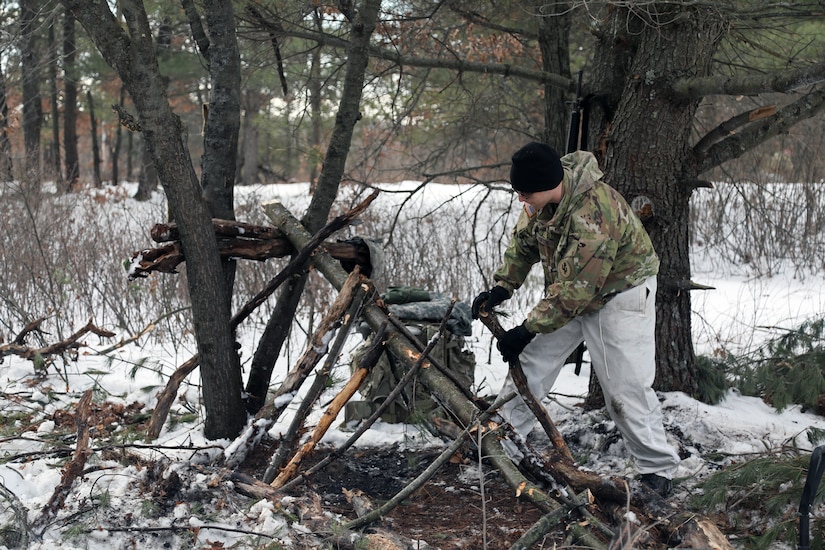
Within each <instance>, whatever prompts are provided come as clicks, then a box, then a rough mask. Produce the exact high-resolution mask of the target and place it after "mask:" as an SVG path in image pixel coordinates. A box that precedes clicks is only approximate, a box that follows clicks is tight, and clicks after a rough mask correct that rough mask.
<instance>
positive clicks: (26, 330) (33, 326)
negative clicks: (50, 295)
mask: <svg viewBox="0 0 825 550" xmlns="http://www.w3.org/2000/svg"><path fill="white" fill-rule="evenodd" d="M46 319H47V318H46V317H41V318H39V319H35V320H34V321H32V322H30V323H27V324H26V326H25V327H23V330H21V331H20V333H19V334H18V335H17V336H16V337H15V338H14V343H15V344H18V345H20V346H22V345H23V344H25V343H26V336H28V335H29V334H30V333H31V332H34V331H35V330H37V331H40V325H41V324H42V323H43V321H45V320H46Z"/></svg>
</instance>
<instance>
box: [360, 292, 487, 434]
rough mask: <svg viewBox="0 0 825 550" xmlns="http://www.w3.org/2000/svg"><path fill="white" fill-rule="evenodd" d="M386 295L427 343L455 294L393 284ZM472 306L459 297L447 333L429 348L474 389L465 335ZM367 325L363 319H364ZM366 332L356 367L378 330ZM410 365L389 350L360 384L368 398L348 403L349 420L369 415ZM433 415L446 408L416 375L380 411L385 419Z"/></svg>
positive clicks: (393, 310)
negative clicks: (400, 361)
mask: <svg viewBox="0 0 825 550" xmlns="http://www.w3.org/2000/svg"><path fill="white" fill-rule="evenodd" d="M382 298H384V301H385V302H386V303H387V305H388V307H389V309H390V312H391V313H393V315H395V316H396V317H397V318H398V319H399V320H401V321H402V322H403V323H404V326H405V327H406V328H407V329H408V330H409V331H410V332H411V333H412V334H414V335H415V336H416V337H418V339H419V341H420V342H421V343H422V345H424V346H426V345H427V343H428V342H430V340H432V338H433V337H434V336H435V335H436V334H438V330H439V327H440V325H441V321H442V319H443V318H444V315H445V314H446V313H447V309H448V307H449V305H450V298H449V297H448V296H447V295H445V294H440V293H435V292H429V291H426V290H422V289H416V288H411V287H390V289H389V290H388V291H387V293H385V294H384V295H383V296H382ZM471 325H472V318H471V313H470V307H469V306H468V305H467V304H465V303H463V302H456V303H455V305H454V306H453V311H452V312H451V315H450V319H449V320H448V321H447V327H446V330H445V331H444V334H443V335H442V337H441V338H440V339H439V341H438V342H437V343H436V345H435V346H434V347H433V349H432V350H430V353H429V356H430V357H431V358H433V359H434V360H435V361H436V362H437V363H438V364H439V365H441V366H442V367H444V368H445V369H446V370H448V371H450V373H451V376H452V378H453V379H455V380H456V381H457V382H458V384H459V385H460V386H461V387H462V388H463V389H467V390H469V389H470V388H471V387H472V385H473V383H474V380H475V367H476V360H475V355H474V354H473V352H472V350H470V349H468V348H467V345H466V344H467V342H466V337H468V336H470V335H472V326H471ZM362 327H363V325H362ZM366 330H367V332H366V333H365V332H363V331H361V332H362V334H363V335H364V337H365V338H364V342H362V343H361V344H360V345H359V346H358V348H357V349H356V350H355V351H354V352H353V354H352V360H351V363H350V369H351V370H352V371H353V372H354V371H355V369H356V368H357V367H358V365H359V364H360V361H361V359H362V358H363V356H364V354H365V353H366V352H367V350H368V349H369V348H370V345H371V344H372V337H373V335H372V334H371V333H369V329H368V328H367V329H366ZM404 373H405V370H404V369H403V368H402V365H401V364H400V363H399V362H398V360H397V359H395V357H393V356H392V354H391V353H390V352H388V351H385V352H384V353H383V354H382V355H381V357H380V358H379V360H378V362H377V363H376V364H375V366H374V367H373V368H372V370H371V371H370V373H369V375H368V376H367V379H366V380H365V381H364V383H363V384H362V385H361V387H360V388H359V390H358V391H359V393H360V394H361V395H362V396H363V398H364V400H363V401H352V400H350V402H349V403H348V404H347V407H346V414H345V418H346V420H347V421H350V420H359V419H364V418H367V417H369V416H370V415H371V414H372V413H373V412H374V411H375V410H376V409H377V407H378V405H379V404H381V403H382V402H383V401H384V400H385V399H386V398H387V396H388V395H389V394H390V392H391V391H392V390H393V389H394V388H395V387H396V386H397V385H398V382H399V381H400V380H401V378H403V376H404ZM433 415H437V416H443V415H444V411H443V410H441V409H440V407H439V406H438V404H437V403H436V402H435V401H434V400H433V398H432V395H431V394H430V392H429V391H428V390H427V389H426V388H425V387H424V385H423V384H421V383H420V382H419V381H418V380H417V378H414V379H413V380H412V381H410V383H409V384H407V386H406V387H405V389H404V391H403V392H402V393H401V395H399V396H398V397H397V398H396V399H395V400H394V401H393V403H391V404H390V405H389V406H388V407H387V408H386V409H385V410H384V412H383V413H382V414H381V420H383V421H384V422H403V423H412V422H415V421H416V420H419V419H426V418H429V417H431V416H433Z"/></svg>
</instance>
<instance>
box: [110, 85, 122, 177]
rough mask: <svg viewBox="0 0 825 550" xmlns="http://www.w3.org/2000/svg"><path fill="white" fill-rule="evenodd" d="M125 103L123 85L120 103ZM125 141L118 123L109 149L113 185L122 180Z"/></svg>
mask: <svg viewBox="0 0 825 550" xmlns="http://www.w3.org/2000/svg"><path fill="white" fill-rule="evenodd" d="M124 103H126V88H124V87H123V86H121V87H120V100H119V101H118V105H120V107H121V108H123V105H124ZM122 141H123V125H121V124H118V125H117V127H116V128H115V137H114V139H113V140H112V147H111V149H110V150H109V153H110V154H111V156H112V185H117V184H118V182H119V181H120V173H119V172H120V163H119V162H118V160H119V158H120V144H121V142H122Z"/></svg>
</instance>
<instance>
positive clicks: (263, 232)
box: [149, 218, 292, 248]
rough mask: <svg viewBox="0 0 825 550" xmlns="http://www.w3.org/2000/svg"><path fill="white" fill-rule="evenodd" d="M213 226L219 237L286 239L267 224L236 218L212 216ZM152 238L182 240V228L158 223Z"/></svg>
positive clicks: (289, 245)
mask: <svg viewBox="0 0 825 550" xmlns="http://www.w3.org/2000/svg"><path fill="white" fill-rule="evenodd" d="M212 227H214V228H215V235H217V236H218V237H243V238H245V239H261V240H268V241H271V240H273V239H284V238H285V237H284V234H283V233H281V232H280V231H278V230H277V229H275V228H274V227H269V226H266V225H255V224H252V223H245V222H239V221H235V220H222V219H220V218H212ZM149 234H150V235H151V236H152V240H153V241H155V242H156V243H167V242H170V241H179V240H180V230H179V229H178V224H177V223H175V222H169V223H156V224H155V225H154V226H153V227H152V229H151V230H150V231H149ZM287 246H288V247H289V248H292V244H291V243H289V241H287Z"/></svg>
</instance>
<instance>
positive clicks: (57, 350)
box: [0, 319, 115, 361]
mask: <svg viewBox="0 0 825 550" xmlns="http://www.w3.org/2000/svg"><path fill="white" fill-rule="evenodd" d="M42 320H43V319H39V320H37V321H34V322H32V323H29V324H28V325H26V327H33V328H31V329H30V330H29V332H30V331H31V330H34V329H35V328H37V327H38V326H39V325H40V322H41V321H42ZM90 332H91V333H92V334H96V335H98V336H100V337H101V338H113V337H114V336H115V333H114V332H109V331H108V330H104V329H102V328H99V327H97V326H95V324H94V323H93V322H92V321H91V319H90V320H89V322H88V323H86V324H85V325H84V326H83V327H82V328H81V329H80V330H78V331H77V332H75V333H74V334H72V335H71V336H69V337H68V338H66V339H65V340H61V341H60V342H56V343H54V344H51V345H49V346H45V347H42V348H31V347H28V346H25V345H21V344H18V343H12V344H4V345H2V346H0V358H2V357H5V356H7V355H18V356H20V357H22V358H23V359H28V360H30V361H36V360H37V359H38V357H40V358H42V357H48V356H50V355H60V354H61V353H65V352H66V351H69V350H71V349H78V348H80V347H82V346H84V344H82V343H81V342H79V340H80V339H81V338H82V337H83V336H85V335H86V334H88V333H90ZM22 339H25V333H21V335H18V336H17V338H15V342H17V341H19V340H22Z"/></svg>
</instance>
